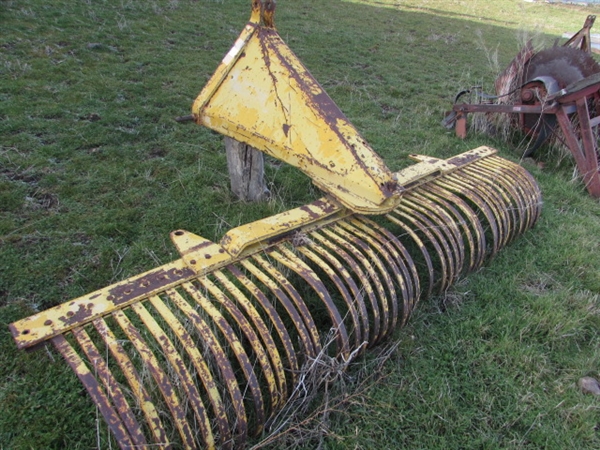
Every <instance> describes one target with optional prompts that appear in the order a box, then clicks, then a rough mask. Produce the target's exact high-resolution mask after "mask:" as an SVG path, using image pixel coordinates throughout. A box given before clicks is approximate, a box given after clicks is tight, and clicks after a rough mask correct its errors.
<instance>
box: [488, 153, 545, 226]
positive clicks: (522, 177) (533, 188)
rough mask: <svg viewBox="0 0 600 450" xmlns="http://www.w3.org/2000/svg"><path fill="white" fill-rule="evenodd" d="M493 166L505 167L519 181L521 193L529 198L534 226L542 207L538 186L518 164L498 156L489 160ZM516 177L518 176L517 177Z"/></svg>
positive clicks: (529, 207)
mask: <svg viewBox="0 0 600 450" xmlns="http://www.w3.org/2000/svg"><path fill="white" fill-rule="evenodd" d="M490 161H493V163H494V164H497V165H499V166H501V167H505V168H506V169H507V170H508V171H509V172H510V173H512V174H514V175H515V176H516V177H517V178H518V179H519V185H522V187H523V191H524V192H525V193H526V197H527V198H529V202H528V209H529V210H530V211H531V212H532V213H533V214H532V217H531V221H530V223H531V226H533V225H534V224H535V222H536V221H537V219H538V218H539V215H540V212H541V205H542V193H541V191H540V187H539V185H538V184H537V183H536V182H535V180H534V179H533V176H532V175H531V174H530V173H529V172H528V171H526V170H525V169H523V167H521V166H520V165H518V164H515V163H512V162H510V161H508V160H506V159H504V158H500V157H499V156H493V157H491V158H490ZM517 175H518V176H517Z"/></svg>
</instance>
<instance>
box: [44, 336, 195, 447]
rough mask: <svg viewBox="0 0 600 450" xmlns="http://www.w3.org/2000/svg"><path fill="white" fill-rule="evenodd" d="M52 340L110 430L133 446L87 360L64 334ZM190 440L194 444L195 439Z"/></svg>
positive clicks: (125, 442) (123, 441)
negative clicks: (86, 362) (84, 359)
mask: <svg viewBox="0 0 600 450" xmlns="http://www.w3.org/2000/svg"><path fill="white" fill-rule="evenodd" d="M50 341H51V342H52V344H54V347H55V348H56V349H57V350H58V351H59V352H60V354H61V355H62V357H63V358H64V359H65V361H66V362H67V364H69V366H70V367H71V369H73V372H75V374H76V375H77V377H78V378H79V380H80V381H81V383H82V384H83V385H84V386H85V388H86V390H87V391H88V394H89V395H90V397H92V399H93V400H94V403H96V405H98V409H99V410H100V413H101V414H102V416H103V417H104V420H105V421H106V423H107V424H108V426H109V428H110V431H111V432H112V433H113V435H114V436H115V438H116V439H117V441H118V442H119V446H120V447H121V448H123V449H124V448H133V447H134V445H135V444H134V443H133V441H132V440H131V437H130V436H129V433H128V432H127V428H126V427H125V426H124V425H123V422H121V418H120V417H119V415H118V414H117V412H116V411H115V410H114V408H113V407H112V405H111V404H110V400H109V399H108V397H107V396H106V394H105V393H104V391H103V390H102V389H101V388H100V385H99V384H98V380H96V377H95V376H94V375H93V374H92V373H91V372H90V370H89V369H88V367H87V365H86V364H85V362H83V360H82V359H81V357H80V356H79V354H78V353H77V352H76V351H75V349H74V348H73V347H72V346H71V344H70V343H69V341H67V339H66V338H65V337H64V336H63V335H62V334H59V335H57V336H55V337H53V338H52V339H50ZM190 437H191V435H190ZM188 442H191V443H192V444H193V441H188ZM188 448H189V447H188Z"/></svg>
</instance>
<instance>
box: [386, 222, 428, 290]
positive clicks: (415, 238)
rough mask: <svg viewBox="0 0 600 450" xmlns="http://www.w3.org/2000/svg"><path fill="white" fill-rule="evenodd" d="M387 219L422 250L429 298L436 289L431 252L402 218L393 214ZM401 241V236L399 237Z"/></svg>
mask: <svg viewBox="0 0 600 450" xmlns="http://www.w3.org/2000/svg"><path fill="white" fill-rule="evenodd" d="M385 218H386V219H387V220H389V221H390V222H392V223H393V224H394V225H396V226H398V227H400V229H401V230H402V231H404V233H405V235H407V236H409V237H410V238H411V239H412V241H413V242H414V243H415V245H416V246H417V247H419V250H421V254H422V255H423V259H424V260H425V265H426V266H427V273H428V278H429V283H428V287H427V292H426V294H425V295H426V296H427V297H429V296H430V295H431V294H432V293H433V289H434V287H435V272H434V270H433V261H432V260H431V256H430V255H429V251H428V250H427V247H426V246H425V244H424V243H423V241H422V240H421V238H420V237H419V236H418V235H417V233H415V232H414V230H413V229H412V228H411V227H409V226H408V225H407V224H405V223H404V222H403V221H402V220H400V218H398V217H396V216H395V215H394V214H392V213H388V214H386V215H385ZM397 238H398V239H399V240H400V236H397Z"/></svg>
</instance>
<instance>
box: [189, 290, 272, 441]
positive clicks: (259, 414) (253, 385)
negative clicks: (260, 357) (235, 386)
mask: <svg viewBox="0 0 600 450" xmlns="http://www.w3.org/2000/svg"><path fill="white" fill-rule="evenodd" d="M183 288H184V289H185V291H186V292H187V293H188V294H189V295H190V296H191V297H192V298H193V299H194V300H195V301H196V303H197V305H198V306H200V307H201V308H202V310H204V312H205V313H206V314H208V316H210V318H211V320H212V321H213V322H214V323H215V324H216V325H217V328H219V330H220V331H221V333H222V335H223V337H224V338H225V340H226V341H227V344H228V347H229V348H230V349H231V350H232V351H233V354H234V355H235V357H236V359H237V361H238V363H239V364H240V367H241V369H242V372H243V374H244V377H245V381H246V383H247V389H249V390H250V393H251V395H252V399H253V400H254V402H253V403H254V412H255V414H256V418H255V420H256V428H257V429H259V430H261V431H262V427H263V426H264V423H265V406H264V401H263V396H262V392H261V390H260V386H259V383H258V379H257V377H256V373H255V372H254V367H253V364H252V362H251V361H250V358H249V357H248V354H247V353H246V350H245V349H244V346H243V345H242V343H241V342H240V340H239V338H238V337H237V334H236V332H235V331H234V330H233V328H231V325H229V323H228V322H227V319H226V318H225V317H224V316H223V314H222V313H221V311H219V310H218V308H216V307H215V305H214V304H213V302H211V301H210V300H209V299H208V298H207V297H206V296H205V295H204V294H203V293H202V292H201V291H200V289H198V287H196V286H195V285H193V284H192V283H189V282H186V283H183ZM250 428H251V427H250Z"/></svg>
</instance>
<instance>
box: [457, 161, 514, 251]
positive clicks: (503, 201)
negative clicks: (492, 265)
mask: <svg viewBox="0 0 600 450" xmlns="http://www.w3.org/2000/svg"><path fill="white" fill-rule="evenodd" d="M465 172H467V173H469V174H471V175H472V176H473V177H475V178H476V179H477V180H478V181H479V182H480V183H481V184H482V185H484V180H485V183H487V186H489V189H488V190H489V191H490V192H495V193H496V195H497V198H498V199H499V208H500V209H501V211H504V212H506V218H507V221H506V240H505V241H504V245H506V244H508V243H509V242H511V241H512V239H513V237H514V236H515V232H516V228H515V226H514V225H516V224H517V223H518V222H519V220H518V219H517V214H516V213H515V210H518V207H515V205H514V202H515V199H514V198H513V196H512V195H511V192H510V188H508V187H507V186H505V183H504V179H503V176H502V174H500V173H498V172H497V171H494V172H489V171H487V170H486V169H485V168H484V167H481V166H480V165H478V166H477V167H476V168H475V167H474V168H470V167H469V168H466V169H465Z"/></svg>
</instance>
